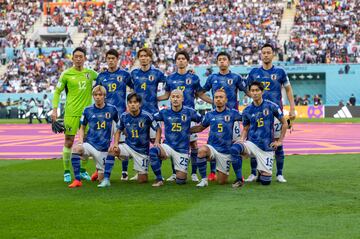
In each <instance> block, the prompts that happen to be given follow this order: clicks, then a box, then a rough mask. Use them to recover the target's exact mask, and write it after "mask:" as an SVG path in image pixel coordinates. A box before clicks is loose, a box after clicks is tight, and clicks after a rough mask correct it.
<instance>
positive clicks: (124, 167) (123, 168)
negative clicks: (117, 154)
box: [121, 157, 129, 172]
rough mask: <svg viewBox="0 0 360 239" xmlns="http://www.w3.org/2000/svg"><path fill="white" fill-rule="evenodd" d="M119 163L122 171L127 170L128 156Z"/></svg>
mask: <svg viewBox="0 0 360 239" xmlns="http://www.w3.org/2000/svg"><path fill="white" fill-rule="evenodd" d="M121 165H122V171H123V172H127V171H128V166H129V158H128V157H126V159H124V160H123V161H121Z"/></svg>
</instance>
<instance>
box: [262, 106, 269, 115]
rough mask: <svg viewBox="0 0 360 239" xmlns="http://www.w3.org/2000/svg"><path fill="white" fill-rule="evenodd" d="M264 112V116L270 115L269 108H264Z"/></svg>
mask: <svg viewBox="0 0 360 239" xmlns="http://www.w3.org/2000/svg"><path fill="white" fill-rule="evenodd" d="M263 114H264V116H268V115H269V109H267V108H266V109H264V110H263Z"/></svg>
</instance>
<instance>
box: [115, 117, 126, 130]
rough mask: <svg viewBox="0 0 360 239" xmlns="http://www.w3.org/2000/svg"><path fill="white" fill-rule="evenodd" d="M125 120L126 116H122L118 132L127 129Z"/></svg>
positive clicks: (118, 124)
mask: <svg viewBox="0 0 360 239" xmlns="http://www.w3.org/2000/svg"><path fill="white" fill-rule="evenodd" d="M124 120H125V115H124V114H122V115H121V116H120V119H119V121H118V123H117V128H118V130H120V131H123V130H124V129H125V124H124Z"/></svg>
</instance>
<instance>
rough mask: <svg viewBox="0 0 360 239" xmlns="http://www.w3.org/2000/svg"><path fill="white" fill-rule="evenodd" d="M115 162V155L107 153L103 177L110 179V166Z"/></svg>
mask: <svg viewBox="0 0 360 239" xmlns="http://www.w3.org/2000/svg"><path fill="white" fill-rule="evenodd" d="M114 163H115V156H113V155H108V156H107V158H106V160H105V172H104V178H107V179H110V175H111V171H112V168H113V167H114Z"/></svg>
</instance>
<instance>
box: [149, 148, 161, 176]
mask: <svg viewBox="0 0 360 239" xmlns="http://www.w3.org/2000/svg"><path fill="white" fill-rule="evenodd" d="M149 155H150V164H151V168H152V170H153V172H154V174H155V176H156V179H157V180H161V181H162V180H163V177H162V175H161V160H160V158H159V155H160V149H159V148H157V147H153V148H151V149H150V152H149Z"/></svg>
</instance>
